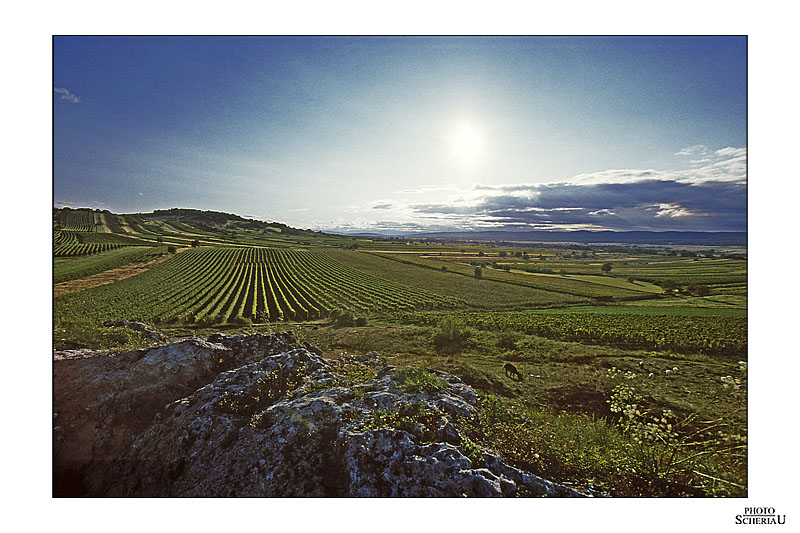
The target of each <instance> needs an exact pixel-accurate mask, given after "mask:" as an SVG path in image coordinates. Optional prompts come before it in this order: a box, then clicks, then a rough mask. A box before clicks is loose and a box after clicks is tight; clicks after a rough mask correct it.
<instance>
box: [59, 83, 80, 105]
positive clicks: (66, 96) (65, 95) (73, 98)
mask: <svg viewBox="0 0 800 533" xmlns="http://www.w3.org/2000/svg"><path fill="white" fill-rule="evenodd" d="M53 92H54V93H57V94H60V95H61V96H60V97H59V98H58V99H59V100H64V101H66V102H70V103H73V104H77V103H80V101H81V98H80V96H78V95H76V94H73V93H72V92H71V91H69V90H68V89H64V88H63V87H53Z"/></svg>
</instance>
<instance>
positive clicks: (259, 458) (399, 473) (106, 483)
mask: <svg viewBox="0 0 800 533" xmlns="http://www.w3.org/2000/svg"><path fill="white" fill-rule="evenodd" d="M67 355H69V354H67ZM400 374H401V372H400V371H399V370H398V369H396V368H395V367H392V366H388V365H386V361H385V360H384V359H382V358H381V357H379V356H378V355H377V354H374V353H373V354H369V355H366V356H359V357H346V358H342V359H340V360H329V359H325V358H323V357H322V355H321V354H320V352H319V351H318V350H316V349H315V348H313V347H312V346H309V345H304V344H299V343H297V342H295V341H294V339H293V338H292V337H291V336H289V335H287V334H281V335H269V336H265V335H250V336H243V335H238V336H227V335H222V334H215V335H212V336H211V337H209V338H208V339H189V340H185V341H182V342H179V343H174V344H170V345H166V346H160V347H155V348H149V349H146V350H134V351H130V352H125V353H122V354H120V355H117V356H111V355H108V354H106V353H102V352H98V353H96V354H94V355H92V354H88V353H85V352H82V353H81V354H80V355H77V356H76V355H72V356H65V354H57V356H56V360H55V361H54V420H55V429H54V454H55V457H54V465H55V485H54V493H55V495H56V496H76V495H88V496H204V497H205V496H366V497H375V496H511V495H514V494H515V493H517V492H518V491H519V489H520V488H521V487H524V492H525V493H526V494H530V493H533V494H547V495H553V496H578V495H581V494H579V493H577V492H575V491H573V490H571V489H568V488H566V487H562V486H559V485H556V484H553V483H550V482H548V481H546V480H544V479H541V478H539V477H537V476H534V475H532V474H530V473H528V472H524V471H522V470H519V469H516V468H513V467H511V466H509V465H507V464H505V463H504V462H503V461H502V459H501V458H500V457H498V456H496V455H493V454H490V453H481V452H478V451H476V450H475V449H474V448H472V449H470V450H468V449H466V448H465V445H466V443H465V442H464V441H463V439H462V437H461V435H460V434H459V431H458V429H457V427H456V426H457V421H458V420H459V417H470V416H473V415H474V414H475V412H476V409H477V404H478V402H477V397H476V395H475V393H474V391H473V390H472V389H471V388H470V387H469V386H467V385H466V384H464V383H462V382H461V380H459V378H457V377H455V376H453V375H450V374H447V373H444V372H432V371H429V372H428V374H426V375H425V376H424V377H426V378H427V381H428V382H431V383H433V384H434V385H435V386H434V387H428V388H425V387H415V386H409V385H408V384H407V383H405V382H404V381H403V379H402V378H401V377H400Z"/></svg>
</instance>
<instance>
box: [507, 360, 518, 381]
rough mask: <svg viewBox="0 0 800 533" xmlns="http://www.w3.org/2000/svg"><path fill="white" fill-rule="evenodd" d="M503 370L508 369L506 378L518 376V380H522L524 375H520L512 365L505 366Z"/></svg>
mask: <svg viewBox="0 0 800 533" xmlns="http://www.w3.org/2000/svg"><path fill="white" fill-rule="evenodd" d="M503 368H505V369H506V376H508V377H510V378H513V377H514V376H516V378H517V380H521V379H522V373H520V371H519V370H517V367H515V366H514V365H512V364H511V363H506V364H504V365H503Z"/></svg>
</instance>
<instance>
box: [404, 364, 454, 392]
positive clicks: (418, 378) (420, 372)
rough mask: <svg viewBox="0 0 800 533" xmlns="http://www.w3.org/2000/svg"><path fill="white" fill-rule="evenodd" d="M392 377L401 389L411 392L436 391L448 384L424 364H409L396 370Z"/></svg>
mask: <svg viewBox="0 0 800 533" xmlns="http://www.w3.org/2000/svg"><path fill="white" fill-rule="evenodd" d="M392 379H393V380H394V381H395V383H397V384H398V385H399V386H400V388H401V389H404V390H407V391H409V392H436V391H438V390H442V389H445V388H447V384H446V383H445V382H444V381H442V380H441V379H439V377H438V376H437V375H436V374H434V373H433V372H431V371H429V370H428V369H427V368H425V367H424V366H421V365H420V366H408V367H405V368H399V369H397V370H395V371H394V374H393V375H392Z"/></svg>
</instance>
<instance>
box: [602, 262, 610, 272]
mask: <svg viewBox="0 0 800 533" xmlns="http://www.w3.org/2000/svg"><path fill="white" fill-rule="evenodd" d="M600 270H602V271H603V272H604V273H606V274H608V273H609V272H611V263H603V266H601V267H600Z"/></svg>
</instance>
